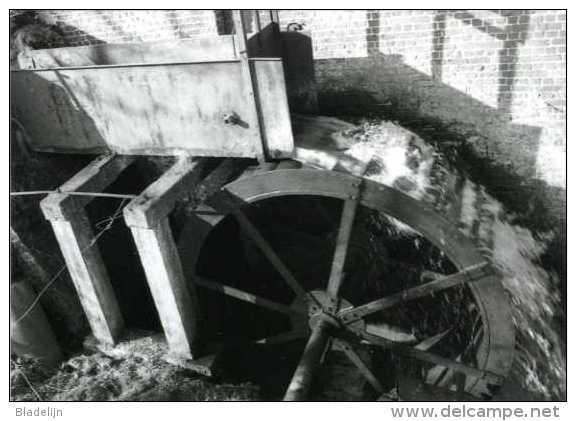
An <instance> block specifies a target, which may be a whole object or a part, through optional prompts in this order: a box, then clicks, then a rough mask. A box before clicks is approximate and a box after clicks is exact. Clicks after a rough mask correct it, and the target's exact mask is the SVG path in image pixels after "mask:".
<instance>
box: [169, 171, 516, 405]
mask: <svg viewBox="0 0 576 421" xmlns="http://www.w3.org/2000/svg"><path fill="white" fill-rule="evenodd" d="M207 203H208V204H209V207H208V206H201V207H200V208H198V209H197V210H196V214H197V216H198V217H199V218H198V220H195V221H194V222H190V223H188V224H187V225H186V226H185V227H184V229H183V230H182V232H181V235H180V239H179V248H180V250H181V256H182V259H183V264H184V265H185V266H186V267H188V268H189V269H188V271H189V273H188V277H189V279H191V281H192V282H193V283H194V284H195V285H197V286H200V289H201V290H207V291H211V292H210V293H209V294H212V296H214V295H222V297H225V298H222V300H223V302H224V304H222V305H223V307H218V305H216V307H215V308H213V309H212V315H214V314H216V313H221V312H224V313H226V314H228V316H227V317H224V316H221V315H220V316H219V317H220V318H221V319H223V324H226V323H228V324H230V323H231V324H232V325H233V328H232V329H228V331H226V330H225V329H224V330H223V331H222V332H223V333H222V335H224V336H230V334H232V335H236V336H238V337H242V338H244V339H246V338H248V339H250V340H252V341H253V342H256V343H258V344H262V346H268V347H271V348H274V349H276V350H280V352H282V351H283V350H287V349H297V355H298V357H297V358H296V359H295V360H294V357H292V360H293V361H292V362H291V363H288V362H287V363H286V364H287V365H288V366H289V368H288V369H285V370H284V372H285V373H289V374H288V375H287V376H286V375H285V378H284V379H280V380H278V381H279V382H280V383H281V385H280V387H281V389H284V392H283V399H284V400H313V399H326V396H325V395H323V394H322V391H321V389H322V387H321V386H322V385H323V384H324V383H323V381H322V380H318V379H326V373H324V371H325V370H323V368H324V369H325V368H326V366H330V364H327V363H326V361H328V360H330V358H331V355H334V354H338V355H340V356H342V355H344V356H346V357H347V358H348V360H349V363H350V364H348V367H355V368H356V369H357V370H358V372H359V373H361V374H362V378H363V379H364V380H365V384H366V385H367V386H366V393H365V394H363V395H362V397H358V396H356V398H359V399H367V398H381V399H387V398H389V397H390V396H394V394H397V395H400V399H403V400H410V399H416V400H434V399H437V400H457V399H472V398H478V399H486V398H490V396H492V394H493V393H494V392H495V391H496V390H497V389H498V386H499V385H501V383H502V381H503V379H504V378H505V376H506V375H507V372H508V370H509V368H510V366H511V363H512V358H513V350H514V328H513V325H512V319H511V317H510V313H509V305H508V301H507V296H506V294H505V291H504V289H503V287H502V285H501V283H500V276H499V274H498V273H497V271H496V270H495V269H494V268H493V267H492V266H491V265H490V263H488V262H487V261H486V260H485V259H484V258H483V257H482V256H481V255H480V253H479V252H478V251H477V250H476V248H475V247H474V245H473V244H471V242H470V241H469V240H468V239H466V238H465V237H463V236H462V235H461V234H460V233H459V231H458V229H457V227H456V226H455V225H454V224H452V223H450V222H448V221H446V220H445V219H443V218H442V217H441V216H439V215H438V214H436V213H435V212H433V211H432V210H431V209H429V208H428V207H427V206H425V205H424V204H422V203H420V202H418V201H416V200H414V199H412V198H410V197H408V196H407V195H405V194H403V193H401V192H399V191H397V190H395V189H392V188H389V187H387V186H385V185H381V184H379V183H376V182H374V181H370V180H367V179H363V178H359V177H355V176H352V175H348V174H343V173H337V172H333V171H323V170H315V169H302V168H299V165H298V164H297V163H295V162H292V161H284V162H283V163H281V164H280V165H278V166H277V167H276V166H275V165H270V164H269V165H267V166H266V167H264V168H259V169H256V170H254V169H252V170H251V171H248V172H246V173H244V174H243V175H242V176H240V177H239V178H237V179H236V180H234V181H232V182H230V183H228V184H225V185H224V187H222V188H221V189H220V190H219V191H218V192H217V193H216V194H214V195H212V196H211V197H210V198H209V199H208V200H207ZM367 221H368V222H367ZM391 227H392V228H391ZM391 230H392V231H395V232H400V233H402V232H403V233H405V234H402V235H396V236H395V237H394V238H392V240H391V244H388V245H387V244H384V242H385V241H386V239H387V238H388V240H390V236H389V235H388V236H386V235H383V234H381V233H382V232H384V233H385V232H390V231H391ZM378 231H380V232H381V233H380V234H378V233H377V232H378ZM287 233H288V234H287ZM295 233H296V234H295ZM406 238H408V240H406ZM410 244H412V245H411V246H410ZM419 253H420V254H421V256H419ZM405 255H408V256H409V257H408V258H407V259H406V258H404V257H403V256H405ZM234 256H236V258H235V257H234ZM200 301H201V302H202V300H200ZM234 302H240V303H241V304H238V305H239V306H240V307H238V305H236V304H234ZM242 302H244V303H242ZM226 303H227V304H226ZM246 303H249V304H246ZM204 306H206V305H204ZM250 306H252V307H253V308H254V312H253V313H252V314H251V315H249V316H247V315H246V313H250V311H249V310H247V308H249V307H250ZM223 309H224V310H223ZM234 311H237V312H241V311H244V312H245V314H244V315H240V314H238V313H237V314H233V313H234ZM206 317H208V316H206ZM224 319H225V320H224ZM243 323H244V324H247V325H251V326H252V327H254V326H256V325H257V326H258V328H255V329H252V330H250V329H248V330H243V328H242V324H243ZM263 334H264V337H259V336H258V335H263ZM323 366H324V367H323ZM273 370H277V369H276V368H274V369H273ZM370 389H372V390H371V391H370ZM277 397H282V396H277ZM337 399H342V396H340V397H337ZM391 399H393V398H391Z"/></svg>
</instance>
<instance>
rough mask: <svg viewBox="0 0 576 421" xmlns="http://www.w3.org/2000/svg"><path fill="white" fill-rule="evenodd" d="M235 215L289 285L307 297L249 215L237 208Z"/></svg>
mask: <svg viewBox="0 0 576 421" xmlns="http://www.w3.org/2000/svg"><path fill="white" fill-rule="evenodd" d="M234 216H235V217H236V220H237V221H238V223H239V224H240V226H241V227H242V229H243V230H244V232H245V233H246V234H247V235H248V236H249V237H250V238H251V239H252V241H254V244H256V246H257V247H258V248H259V249H260V250H261V251H262V253H264V255H265V256H266V257H267V258H268V261H269V262H270V263H271V264H272V266H274V268H275V269H276V270H277V271H278V273H280V275H282V278H284V280H285V281H286V283H287V284H288V286H289V287H290V288H291V289H292V291H294V293H295V294H296V295H297V296H298V297H300V298H302V299H305V297H306V295H307V294H306V291H305V290H304V289H303V288H302V286H301V285H300V283H299V282H298V281H297V280H296V278H295V277H294V275H293V274H292V272H291V271H290V269H288V268H287V267H286V265H285V264H284V263H283V262H282V260H280V257H278V255H277V254H276V252H275V251H274V250H273V249H272V247H271V246H270V244H269V243H268V241H266V239H265V238H264V237H263V236H262V234H260V231H259V230H258V228H256V227H255V226H254V224H252V222H250V220H249V219H248V217H246V215H244V213H243V212H242V211H241V210H237V211H235V212H234Z"/></svg>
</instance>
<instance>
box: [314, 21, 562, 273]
mask: <svg viewBox="0 0 576 421" xmlns="http://www.w3.org/2000/svg"><path fill="white" fill-rule="evenodd" d="M499 13H500V14H501V15H502V16H505V17H515V20H513V21H515V22H517V24H514V25H513V26H510V27H507V28H498V27H494V26H491V25H489V24H487V23H486V22H484V21H483V20H482V19H478V18H476V17H475V16H474V15H472V14H471V13H469V12H465V11H438V12H436V14H435V17H434V23H435V25H434V27H433V31H434V32H433V34H432V35H433V36H432V46H431V47H432V49H433V52H432V55H431V57H432V61H431V69H432V72H431V75H428V74H425V73H423V72H421V71H419V70H416V69H415V68H413V67H411V66H409V65H407V64H406V63H405V62H404V58H403V56H401V55H385V54H382V53H381V52H380V45H379V40H380V32H379V31H380V27H381V26H380V12H379V11H368V12H367V22H368V25H367V30H366V40H367V45H368V56H367V57H362V58H334V59H318V60H315V61H314V66H315V69H316V80H318V81H319V83H318V103H319V108H320V113H321V114H324V115H333V116H340V117H343V118H348V119H349V118H350V117H351V118H352V119H353V120H354V119H361V118H375V119H384V120H393V121H397V122H398V123H399V124H400V125H402V126H404V127H405V128H407V129H409V130H412V131H413V132H415V133H416V134H418V135H419V136H421V137H422V138H423V139H425V140H427V141H428V142H430V143H432V144H435V145H437V146H438V148H439V149H440V150H441V151H444V152H445V153H446V155H447V156H448V157H450V156H452V157H457V158H458V161H457V164H458V167H459V168H461V169H465V170H466V171H467V172H468V173H469V175H470V177H471V178H472V179H473V181H475V182H477V183H479V184H481V185H483V186H485V187H486V189H487V191H488V192H489V193H490V194H491V195H492V196H494V197H495V198H496V199H498V200H499V201H501V202H502V203H504V204H505V206H506V207H507V208H508V209H509V210H511V211H512V212H514V213H516V214H517V215H518V219H517V221H516V223H519V224H521V225H524V226H526V227H527V228H530V229H531V230H532V231H533V232H536V233H537V232H545V231H549V230H553V231H554V232H555V233H556V234H555V239H554V240H553V243H552V244H551V246H550V249H549V251H548V253H547V255H546V256H545V257H544V258H543V260H544V262H543V263H544V264H545V265H546V266H547V267H551V268H554V269H556V271H557V272H558V274H559V275H560V277H561V279H564V280H565V279H566V251H565V250H566V225H565V224H566V190H565V189H563V188H560V187H555V186H551V185H548V184H547V183H545V182H544V181H542V180H539V179H537V178H536V174H537V172H536V171H537V154H538V150H539V145H540V137H541V134H542V128H541V127H538V126H531V125H524V124H514V123H512V122H511V116H510V112H511V102H512V98H513V94H514V88H515V75H516V67H517V61H518V58H517V51H518V48H517V47H518V45H519V44H522V43H523V42H525V40H526V38H527V32H528V29H529V15H527V14H525V13H524V14H523V11H518V10H512V11H501V12H499ZM449 16H450V17H453V18H456V19H459V20H461V21H462V22H464V24H466V25H470V26H472V27H474V28H476V29H478V30H479V31H482V32H483V33H486V34H488V35H490V36H491V37H493V38H495V39H498V40H500V41H502V44H501V49H500V50H499V52H498V61H499V63H498V69H499V70H498V72H499V73H498V75H497V76H495V77H497V78H498V91H497V101H496V102H497V105H496V106H495V107H492V106H489V105H486V104H484V103H483V102H481V101H479V100H477V99H475V98H473V97H472V96H470V95H467V94H466V93H464V92H462V91H460V90H458V89H455V88H453V87H452V86H450V85H448V84H446V83H443V81H442V67H443V60H444V57H443V55H444V44H445V39H446V19H447V17H449ZM510 34H512V35H510Z"/></svg>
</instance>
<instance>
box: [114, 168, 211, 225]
mask: <svg viewBox="0 0 576 421" xmlns="http://www.w3.org/2000/svg"><path fill="white" fill-rule="evenodd" d="M199 163H200V161H198V160H196V159H193V158H187V157H182V158H180V159H179V160H177V161H176V162H175V163H174V165H173V166H172V167H170V168H169V169H168V171H166V172H165V173H164V174H163V175H162V176H161V177H160V178H159V179H158V180H156V181H155V182H154V183H152V184H151V185H150V186H148V187H147V188H146V190H145V191H144V192H143V193H142V194H141V195H140V196H139V197H137V198H136V199H134V200H132V201H131V202H130V203H129V204H128V205H127V206H126V207H125V208H124V220H125V221H126V224H127V225H128V226H130V227H140V228H154V227H155V226H156V225H157V224H158V223H159V222H160V221H162V220H163V219H164V218H165V217H166V215H168V213H169V212H170V211H172V209H173V208H174V205H175V204H176V201H177V200H179V199H180V198H182V197H183V196H184V195H185V194H187V193H191V192H192V191H193V190H194V189H195V187H196V186H197V185H198V183H200V181H201V179H202V168H201V165H199Z"/></svg>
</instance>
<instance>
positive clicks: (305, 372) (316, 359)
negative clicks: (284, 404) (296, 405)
mask: <svg viewBox="0 0 576 421" xmlns="http://www.w3.org/2000/svg"><path fill="white" fill-rule="evenodd" d="M329 340H330V335H329V334H328V323H327V322H323V321H320V322H319V323H318V324H317V325H316V326H314V328H313V329H312V335H310V339H308V343H307V344H306V348H304V352H303V353H302V358H301V359H300V362H299V363H298V367H296V371H295V372H294V375H293V376H292V380H291V381H290V385H289V386H288V390H287V391H286V394H285V395H284V401H305V400H306V399H307V397H308V393H309V392H310V389H311V387H312V382H313V380H314V374H315V373H316V372H317V370H318V368H319V366H320V364H321V362H322V357H323V355H324V351H325V350H326V347H327V346H328V342H329Z"/></svg>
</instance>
